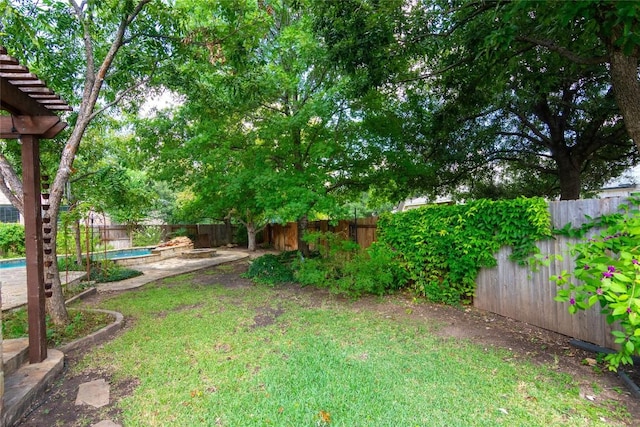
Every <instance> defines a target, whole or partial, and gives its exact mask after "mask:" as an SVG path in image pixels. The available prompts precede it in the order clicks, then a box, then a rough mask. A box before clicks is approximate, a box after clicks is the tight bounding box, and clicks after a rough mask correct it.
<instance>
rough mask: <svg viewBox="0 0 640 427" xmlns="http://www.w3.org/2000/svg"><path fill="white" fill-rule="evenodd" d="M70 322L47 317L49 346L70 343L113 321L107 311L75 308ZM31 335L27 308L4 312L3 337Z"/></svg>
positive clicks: (12, 337) (11, 337) (71, 313)
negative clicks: (61, 324)
mask: <svg viewBox="0 0 640 427" xmlns="http://www.w3.org/2000/svg"><path fill="white" fill-rule="evenodd" d="M69 317H70V322H69V324H68V325H65V326H56V325H55V324H53V322H52V321H51V318H50V317H49V316H47V317H46V329H47V346H48V347H50V348H54V347H58V346H60V345H63V344H68V343H70V342H72V341H75V340H76V339H78V338H82V337H86V336H87V335H89V334H90V333H92V332H95V331H97V330H98V329H101V328H103V327H104V326H106V325H108V324H109V323H111V322H113V317H112V316H111V315H109V314H107V313H101V312H95V311H85V310H74V311H71V312H70V316H69ZM28 335H29V328H28V318H27V310H26V309H25V308H19V309H16V310H11V311H8V312H6V313H2V337H3V338H4V339H14V338H25V337H27V336H28Z"/></svg>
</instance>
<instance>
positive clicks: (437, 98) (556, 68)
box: [316, 0, 638, 198]
mask: <svg viewBox="0 0 640 427" xmlns="http://www.w3.org/2000/svg"><path fill="white" fill-rule="evenodd" d="M576 3H582V5H581V6H576ZM620 3H621V2H620ZM374 5H378V3H377V2H375V1H368V0H349V1H345V2H340V3H320V4H318V5H317V6H316V12H317V16H318V17H317V19H316V28H317V30H318V31H319V33H320V34H321V35H322V36H323V37H324V38H325V40H326V42H327V44H328V45H329V46H331V53H332V58H333V59H335V60H336V61H337V62H338V63H340V64H343V67H344V68H345V69H346V70H347V71H349V72H350V73H353V74H357V75H361V76H364V77H365V80H364V81H366V82H367V84H366V85H365V86H364V89H367V88H371V87H374V88H376V89H377V90H379V91H383V92H384V93H385V94H386V96H388V97H390V99H396V100H398V101H400V102H401V103H403V105H402V106H401V107H400V108H398V109H396V111H399V112H398V113H397V114H399V115H400V117H402V125H401V129H400V131H397V130H396V131H395V135H391V134H388V135H387V142H386V143H387V144H388V145H392V146H393V145H395V146H396V149H395V150H393V151H392V152H391V153H390V154H391V155H392V160H391V161H389V162H388V164H392V165H394V170H398V171H403V168H405V169H406V175H408V176H412V175H422V176H423V178H424V179H421V180H419V185H417V186H414V187H411V183H410V182H408V181H409V180H408V179H406V178H404V177H398V180H400V181H402V180H404V181H407V184H409V185H410V187H409V189H411V188H413V189H414V190H419V189H424V187H429V186H431V187H433V186H441V188H438V189H437V190H439V191H444V190H445V189H448V188H451V187H452V186H455V185H456V184H467V186H468V184H469V181H471V183H477V182H478V181H482V179H479V178H481V177H483V176H484V177H487V179H490V178H491V177H490V175H491V170H492V169H496V168H497V170H498V171H501V172H502V173H503V174H507V175H508V176H507V179H508V180H510V181H511V182H512V183H514V184H518V183H520V184H524V181H523V180H522V178H523V177H528V178H531V177H533V176H535V177H537V180H536V182H538V183H539V184H540V185H537V186H535V187H531V186H530V185H529V184H530V183H531V182H532V180H530V179H529V182H528V183H527V184H524V185H523V186H521V188H526V189H528V190H529V191H530V190H532V189H535V190H536V191H539V193H538V194H545V195H550V196H552V195H554V194H555V193H557V192H559V193H560V194H561V197H563V198H577V197H579V194H580V191H581V190H584V189H590V188H593V187H595V186H598V185H601V184H602V183H603V182H605V181H606V180H607V179H608V178H609V177H611V176H615V175H616V174H619V173H620V172H621V170H622V169H623V168H624V167H626V166H628V165H630V164H633V163H634V162H635V158H636V157H637V155H635V156H634V155H632V150H631V147H632V145H631V142H630V140H629V138H628V136H627V134H626V133H625V132H624V127H625V126H626V128H627V129H628V130H629V119H626V120H624V121H623V120H622V119H621V116H625V115H628V114H627V113H626V112H625V111H626V110H625V109H624V108H622V105H621V101H620V97H619V96H618V91H617V89H616V85H619V84H620V82H619V80H616V76H615V73H613V71H611V72H610V70H613V68H614V67H613V63H612V61H613V59H612V58H613V57H614V56H615V52H618V50H619V49H618V47H621V48H622V44H624V49H622V51H620V52H622V53H624V54H625V55H628V56H629V57H630V58H633V57H634V55H635V50H634V49H631V47H632V46H633V43H634V41H633V37H632V36H631V35H624V36H622V35H620V38H619V42H620V43H618V44H620V46H618V45H616V44H615V43H614V44H613V45H612V44H610V43H605V42H604V41H603V40H604V39H605V38H606V37H605V36H604V34H609V33H611V32H615V31H617V30H612V29H611V28H609V27H611V26H613V27H616V26H617V27H619V29H622V28H623V27H624V28H627V30H632V29H633V28H635V25H636V24H635V21H634V19H636V18H637V14H636V15H634V14H633V13H635V12H636V11H637V8H638V7H637V5H619V6H616V7H613V6H612V4H611V3H609V2H597V1H594V2H521V1H514V2H500V1H489V2H486V1H482V2H480V1H479V2H451V1H439V0H429V1H421V2H402V1H395V2H388V3H386V2H385V3H384V4H383V6H382V7H381V8H376V7H374ZM605 9H606V13H605V12H603V11H604V10H605ZM589 14H591V15H589ZM594 14H595V15H598V16H597V17H595V16H592V15H594ZM586 15H589V16H591V17H592V18H593V19H592V20H591V21H589V20H585V19H584V16H586ZM616 16H618V21H619V22H622V23H624V25H622V24H620V25H618V23H616V22H615V19H616ZM603 20H604V21H603ZM605 21H606V22H605ZM594 22H597V25H595V24H594ZM607 25H608V26H609V27H607ZM540 34H544V38H540ZM369 35H372V37H373V38H374V39H375V40H377V41H378V43H375V44H371V43H370V37H369ZM534 36H537V37H538V38H536V37H534ZM588 55H590V56H588ZM587 56H588V57H587ZM635 77H636V80H637V76H635ZM361 81H362V80H361ZM636 84H637V81H636ZM390 88H392V89H391V90H390ZM361 92H364V90H363V91H361ZM614 96H615V99H616V100H617V105H618V107H619V108H616V105H614V104H613V103H612V100H613V99H614ZM420 97H422V99H420ZM384 111H386V112H384ZM388 113H389V111H388V108H385V109H384V110H383V112H382V113H381V112H377V113H375V114H373V117H377V116H380V115H381V114H382V116H384V115H385V114H388ZM410 120H416V122H414V123H409V121H410ZM631 120H633V119H631ZM372 122H373V121H372ZM376 127H378V128H379V127H380V126H379V125H375V124H374V129H375V128H376ZM630 132H631V131H630V130H629V133H630ZM410 136H413V137H414V138H413V139H414V140H413V141H410V140H408V139H409V137H410ZM389 138H395V139H396V140H395V141H393V142H391V141H390V139H389ZM403 139H404V140H407V141H406V143H403V142H402V140H403ZM399 141H400V142H399ZM403 149H404V151H406V152H407V153H409V154H408V156H406V158H405V159H402V156H400V155H399V152H401V151H402V150H403ZM636 154H637V153H636ZM399 159H400V160H399ZM419 161H422V162H423V164H422V167H421V166H420V165H419V164H418V162H419ZM506 162H508V163H506ZM421 169H422V172H420V170H421ZM388 173H389V174H392V172H388ZM465 181H466V182H465ZM420 184H422V185H420ZM406 191H409V190H406ZM516 191H517V190H516Z"/></svg>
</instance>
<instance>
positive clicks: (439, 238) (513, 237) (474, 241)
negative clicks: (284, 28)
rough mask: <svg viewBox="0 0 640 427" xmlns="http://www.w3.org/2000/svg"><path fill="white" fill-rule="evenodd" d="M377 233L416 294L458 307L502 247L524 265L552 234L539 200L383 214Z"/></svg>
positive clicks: (469, 294) (434, 207)
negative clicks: (539, 242)
mask: <svg viewBox="0 0 640 427" xmlns="http://www.w3.org/2000/svg"><path fill="white" fill-rule="evenodd" d="M378 230H379V241H380V243H383V244H386V245H387V246H389V247H390V248H391V249H392V250H394V251H396V252H397V253H398V254H399V255H400V256H401V257H402V258H403V260H404V265H405V267H406V269H407V271H408V273H409V278H410V280H411V281H412V282H413V286H414V289H415V290H416V291H417V292H418V293H420V294H423V295H424V296H426V297H427V298H429V299H430V300H432V301H436V302H444V303H449V304H459V303H460V302H461V301H463V302H465V301H468V300H469V299H470V298H471V297H473V294H474V291H475V279H476V276H477V275H478V271H479V270H480V268H482V267H493V266H495V265H496V263H497V262H496V259H495V257H494V253H496V252H497V251H498V250H499V249H500V247H501V246H504V245H508V246H512V247H513V253H512V255H511V258H512V259H513V260H516V261H519V262H524V260H525V259H526V258H527V257H528V256H529V255H530V254H532V253H536V252H537V251H538V249H537V247H536V246H535V242H536V241H537V240H541V239H545V238H548V237H550V236H551V220H550V215H549V212H548V210H547V203H546V202H545V201H544V199H542V198H531V199H527V198H518V199H513V200H500V201H491V200H477V201H471V202H469V203H467V204H464V205H433V206H427V207H424V208H420V209H415V210H410V211H407V212H402V213H396V214H393V215H383V216H382V217H381V218H380V221H379V222H378Z"/></svg>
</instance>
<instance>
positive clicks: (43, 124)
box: [0, 46, 71, 398]
mask: <svg viewBox="0 0 640 427" xmlns="http://www.w3.org/2000/svg"><path fill="white" fill-rule="evenodd" d="M0 110H3V111H6V112H7V113H9V114H8V115H7V114H2V115H0V138H3V139H19V140H20V141H21V143H22V187H23V206H24V229H25V249H26V255H27V314H28V317H29V362H30V363H40V362H42V361H43V360H45V359H46V358H47V333H46V322H45V295H47V294H46V293H45V289H44V287H45V283H44V274H45V273H44V254H43V230H42V199H41V197H42V196H41V189H40V145H39V143H40V139H41V138H45V139H46V138H53V137H55V136H56V135H57V134H58V133H60V132H61V131H62V130H63V129H64V128H65V127H66V126H67V124H66V123H64V122H63V121H61V120H60V118H59V117H58V116H57V115H56V114H55V112H57V111H71V107H69V105H67V103H66V102H65V101H64V100H62V99H61V98H60V97H59V96H58V95H56V94H55V93H54V92H53V91H52V90H51V89H49V88H48V87H47V86H46V85H45V83H44V82H43V81H42V80H40V79H39V78H38V76H36V75H35V74H33V73H31V72H29V69H28V68H27V67H25V66H24V65H21V64H20V63H19V62H18V60H17V59H16V58H14V57H12V56H10V55H8V54H7V51H6V49H5V48H4V47H3V46H0ZM51 226H52V227H55V226H56V224H52V225H51ZM52 258H53V259H54V260H55V254H53V257H52ZM48 292H49V291H48ZM0 325H1V324H0ZM0 339H1V336H0ZM0 360H1V359H0ZM0 372H2V368H1V366H0ZM0 390H1V389H0ZM0 398H1V394H0Z"/></svg>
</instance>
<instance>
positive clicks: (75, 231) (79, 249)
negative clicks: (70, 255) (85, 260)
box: [73, 219, 82, 265]
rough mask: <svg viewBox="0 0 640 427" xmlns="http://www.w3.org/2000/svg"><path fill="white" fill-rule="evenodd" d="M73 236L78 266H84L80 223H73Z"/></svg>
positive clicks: (76, 221)
mask: <svg viewBox="0 0 640 427" xmlns="http://www.w3.org/2000/svg"><path fill="white" fill-rule="evenodd" d="M73 235H74V241H75V248H76V264H77V265H82V243H81V242H82V238H81V236H80V221H79V220H77V219H76V220H74V221H73Z"/></svg>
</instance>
